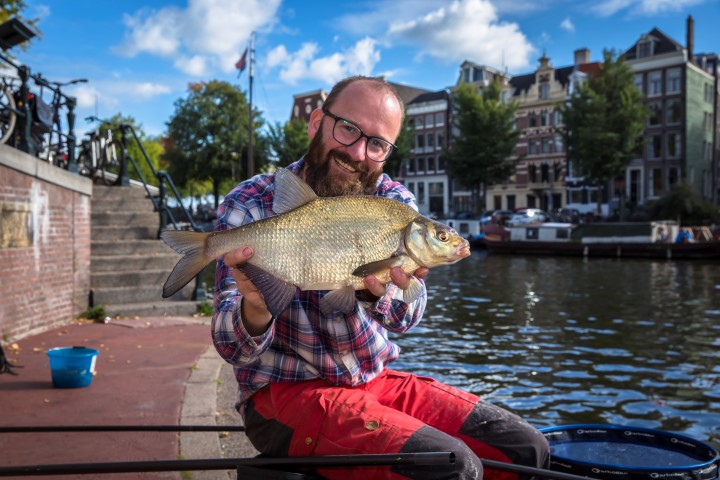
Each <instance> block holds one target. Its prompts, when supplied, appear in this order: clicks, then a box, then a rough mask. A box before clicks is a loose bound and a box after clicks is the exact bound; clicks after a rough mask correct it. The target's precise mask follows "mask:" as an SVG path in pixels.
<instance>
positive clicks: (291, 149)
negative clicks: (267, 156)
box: [267, 118, 310, 167]
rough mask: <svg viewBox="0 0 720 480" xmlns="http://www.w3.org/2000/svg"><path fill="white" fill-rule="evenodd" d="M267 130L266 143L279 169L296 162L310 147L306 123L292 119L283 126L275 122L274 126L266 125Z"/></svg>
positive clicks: (298, 119)
mask: <svg viewBox="0 0 720 480" xmlns="http://www.w3.org/2000/svg"><path fill="white" fill-rule="evenodd" d="M268 130H269V132H268V135H267V142H268V143H269V145H270V148H271V149H272V151H274V152H275V156H276V158H277V164H278V166H280V167H287V166H288V165H290V164H291V163H293V162H294V161H296V160H298V159H299V158H300V157H301V156H303V155H304V154H305V152H307V150H308V147H309V146H310V137H309V136H308V134H307V122H305V120H302V119H300V118H293V119H292V120H290V121H289V122H286V123H285V124H284V125H283V124H281V123H280V122H275V125H268Z"/></svg>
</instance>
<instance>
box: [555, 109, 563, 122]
mask: <svg viewBox="0 0 720 480" xmlns="http://www.w3.org/2000/svg"><path fill="white" fill-rule="evenodd" d="M553 115H554V116H555V121H554V122H553V123H554V124H555V125H561V124H562V113H560V110H555V111H554V112H553Z"/></svg>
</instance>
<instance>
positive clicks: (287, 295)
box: [237, 263, 297, 317]
mask: <svg viewBox="0 0 720 480" xmlns="http://www.w3.org/2000/svg"><path fill="white" fill-rule="evenodd" d="M237 268H238V269H240V270H242V271H243V273H245V275H247V277H248V278H249V279H250V280H251V281H252V282H253V284H255V286H256V287H257V289H258V290H260V293H262V296H263V298H264V299H265V305H267V308H268V310H269V311H270V313H271V314H272V316H273V317H277V316H278V315H280V314H281V313H282V312H283V310H285V309H286V308H287V307H288V305H290V302H292V299H293V297H294V296H295V292H296V290H297V287H295V285H293V284H292V283H288V282H284V281H282V280H280V279H279V278H277V277H276V276H274V275H273V274H271V273H269V272H267V271H265V270H263V269H262V268H260V267H257V266H255V265H253V264H252V263H245V264H243V265H241V266H238V267H237Z"/></svg>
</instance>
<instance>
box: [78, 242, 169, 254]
mask: <svg viewBox="0 0 720 480" xmlns="http://www.w3.org/2000/svg"><path fill="white" fill-rule="evenodd" d="M90 252H91V254H92V256H108V255H163V254H174V253H175V252H174V251H173V249H172V248H170V247H168V246H167V245H165V243H164V242H163V241H162V240H157V239H141V240H125V241H122V242H118V241H116V240H93V241H92V243H91V245H90Z"/></svg>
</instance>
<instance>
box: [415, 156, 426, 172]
mask: <svg viewBox="0 0 720 480" xmlns="http://www.w3.org/2000/svg"><path fill="white" fill-rule="evenodd" d="M426 168H427V166H426V164H425V157H420V158H418V159H417V169H418V173H423V172H424V171H425V170H426Z"/></svg>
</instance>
